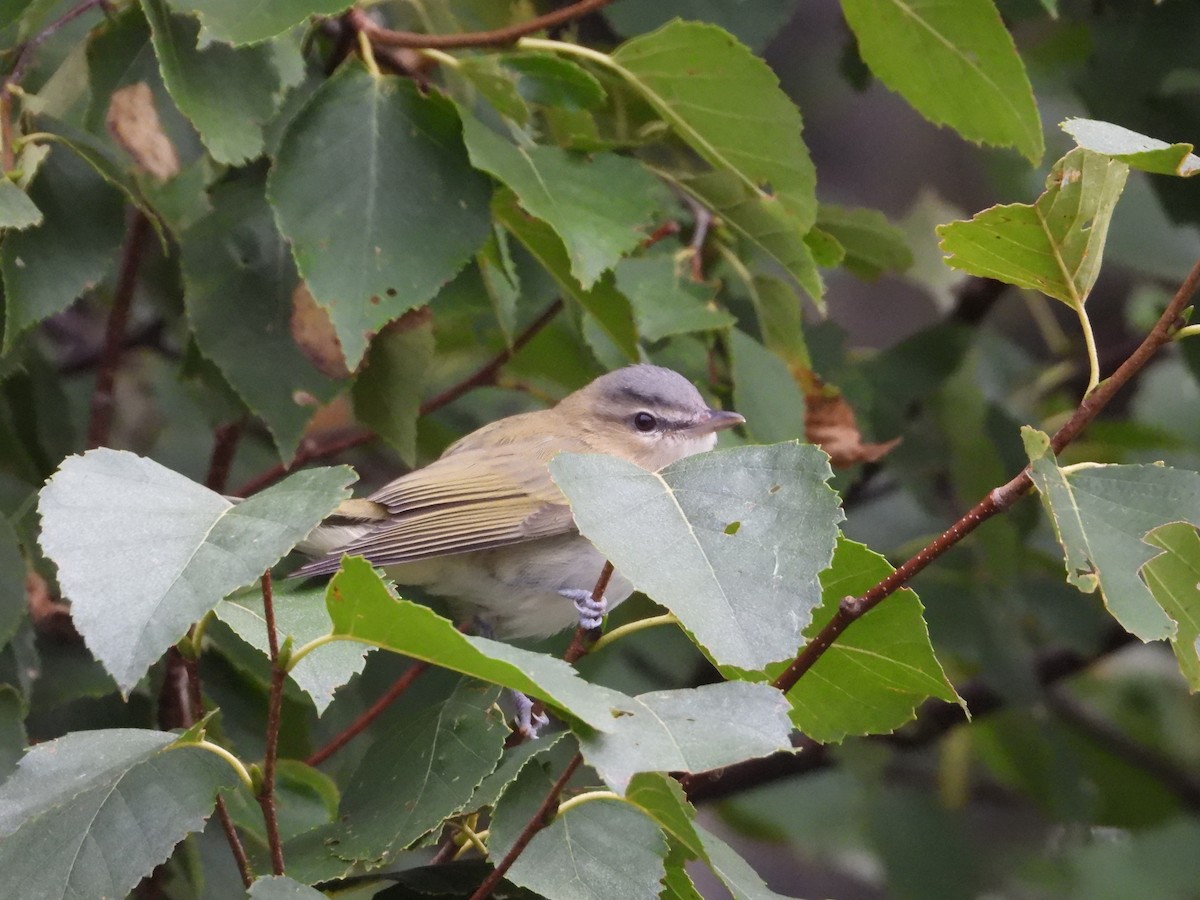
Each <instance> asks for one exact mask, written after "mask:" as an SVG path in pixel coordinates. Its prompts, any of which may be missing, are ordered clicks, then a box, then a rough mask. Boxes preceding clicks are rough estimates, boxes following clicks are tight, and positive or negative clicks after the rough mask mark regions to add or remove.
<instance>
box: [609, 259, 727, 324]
mask: <svg viewBox="0 0 1200 900" xmlns="http://www.w3.org/2000/svg"><path fill="white" fill-rule="evenodd" d="M616 279H617V287H618V288H619V289H620V291H621V293H623V294H624V295H625V296H626V297H628V298H629V305H630V306H632V307H633V315H634V319H635V320H636V321H637V328H638V332H639V333H640V334H641V335H642V337H644V338H645V339H646V340H648V341H657V340H659V339H661V338H665V337H670V336H671V335H675V334H688V333H690V332H693V331H716V330H717V329H720V328H728V327H729V326H730V325H732V324H733V323H734V322H735V321H736V320H735V319H734V317H733V316H731V315H730V314H729V313H727V312H725V311H724V310H722V309H718V308H717V307H716V305H715V304H714V303H713V299H714V296H715V294H716V286H715V285H712V284H696V283H695V282H694V281H692V280H691V277H690V276H689V275H688V274H686V273H685V272H684V271H683V269H682V268H681V265H680V263H679V262H677V261H676V260H675V258H674V257H673V256H670V255H668V254H665V253H659V254H655V255H654V256H643V257H638V258H631V259H623V260H621V261H620V262H619V263H618V264H617V269H616Z"/></svg>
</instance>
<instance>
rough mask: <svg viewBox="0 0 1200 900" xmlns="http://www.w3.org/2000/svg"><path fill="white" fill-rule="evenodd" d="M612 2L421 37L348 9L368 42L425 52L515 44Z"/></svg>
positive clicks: (594, 1) (583, 2) (587, 1)
mask: <svg viewBox="0 0 1200 900" xmlns="http://www.w3.org/2000/svg"><path fill="white" fill-rule="evenodd" d="M611 2H612V0H577V2H575V3H572V4H571V5H570V6H564V7H563V8H562V9H557V10H555V11H554V12H549V13H546V14H545V15H543V16H537V17H536V18H533V19H528V20H527V21H524V22H519V23H517V24H516V25H509V26H507V27H506V28H497V29H495V30H494V31H466V32H462V33H460V34H421V33H419V32H415V31H393V30H392V29H390V28H384V27H383V26H382V25H376V24H375V23H374V22H372V21H371V19H370V18H369V17H368V16H367V14H366V13H365V12H363V11H362V10H360V9H352V10H350V15H349V20H350V23H351V24H352V25H353V26H354V27H355V28H357V29H358V30H359V31H361V32H363V33H364V34H366V35H367V37H369V38H370V39H371V43H373V44H380V45H381V46H384V47H412V48H423V49H429V50H455V49H463V48H467V47H504V46H507V45H508V44H515V43H516V42H517V41H518V40H520V39H521V38H523V37H525V36H526V35H528V34H533V33H535V32H538V31H545V30H546V29H548V28H556V27H558V26H559V25H565V24H567V23H568V22H572V21H574V20H575V19H581V18H583V17H584V16H586V15H587V14H588V13H591V12H595V11H596V10H598V9H600V8H601V7H604V6H607V5H608V4H609V3H611Z"/></svg>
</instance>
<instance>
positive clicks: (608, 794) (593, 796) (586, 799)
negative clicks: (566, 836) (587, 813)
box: [555, 791, 628, 818]
mask: <svg viewBox="0 0 1200 900" xmlns="http://www.w3.org/2000/svg"><path fill="white" fill-rule="evenodd" d="M596 800H617V801H619V802H621V803H627V802H628V801H627V800H626V799H625V798H624V797H622V796H621V795H620V794H618V793H617V792H616V791H586V792H584V793H582V794H576V795H575V796H574V797H571V798H570V799H568V800H564V801H563V802H562V803H560V804H558V812H557V813H555V818H559V817H561V816H564V815H566V814H567V813H569V812H570V811H571V810H573V809H574V808H575V807H577V806H583V804H585V803H592V802H594V801H596Z"/></svg>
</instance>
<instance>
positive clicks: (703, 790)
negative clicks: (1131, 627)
mask: <svg viewBox="0 0 1200 900" xmlns="http://www.w3.org/2000/svg"><path fill="white" fill-rule="evenodd" d="M1133 642H1134V638H1133V636H1132V635H1131V634H1129V632H1127V631H1125V629H1124V628H1121V627H1120V626H1119V625H1114V626H1113V627H1112V628H1111V629H1110V630H1109V631H1108V633H1107V634H1106V635H1105V636H1104V638H1103V639H1102V640H1101V642H1100V645H1099V646H1098V647H1097V648H1096V650H1095V651H1094V652H1093V653H1091V654H1089V655H1084V654H1081V653H1078V652H1077V651H1075V650H1071V649H1054V650H1049V651H1046V652H1045V653H1043V654H1041V655H1039V656H1038V659H1037V662H1036V664H1035V666H1034V669H1035V671H1036V674H1037V680H1038V684H1040V685H1042V686H1043V687H1048V686H1050V685H1053V684H1056V683H1058V682H1060V681H1063V680H1064V679H1067V678H1070V677H1071V676H1073V675H1077V674H1079V673H1080V672H1082V671H1083V670H1085V669H1087V668H1088V667H1090V666H1092V665H1094V664H1095V663H1097V662H1099V661H1100V660H1102V659H1104V658H1106V657H1108V656H1110V655H1111V654H1113V653H1115V652H1117V651H1118V650H1120V649H1121V648H1123V647H1126V646H1128V645H1129V644H1132V643H1133ZM955 690H956V691H957V692H958V695H959V696H960V697H962V699H963V702H964V703H965V704H966V707H967V711H966V712H964V710H963V709H962V707H960V706H958V705H957V704H953V703H943V702H942V701H940V700H927V701H926V702H925V703H923V704H922V705H921V708H920V709H919V710H918V711H917V718H916V720H915V721H913V722H911V723H909V724H908V725H906V726H904V728H902V729H900V730H899V731H897V732H896V733H895V734H885V735H875V736H873V737H869V738H867V740H869V741H871V742H872V743H879V744H887V745H888V746H890V747H894V748H897V749H900V750H920V749H922V748H924V747H928V746H930V745H931V744H933V743H935V742H936V741H938V740H939V739H940V738H941V737H942V736H943V735H945V734H946V733H947V732H949V731H951V730H953V729H955V728H957V727H958V726H959V725H965V724H967V722H968V714H969V716H970V720H971V721H974V720H977V719H980V718H982V717H984V716H988V715H991V714H992V713H995V712H999V711H1000V710H1002V709H1004V708H1005V706H1007V705H1008V702H1009V700H1008V698H1007V697H1005V695H1004V694H1001V693H1000V692H999V691H997V690H995V689H994V688H993V687H992V686H991V685H990V684H988V683H987V681H986V680H985V679H983V678H973V679H971V680H970V681H968V682H966V683H965V684H962V685H957V686H956V687H955ZM792 744H793V747H795V749H796V750H798V751H799V752H798V753H796V752H794V753H777V754H775V755H774V756H768V757H765V758H763V759H752V760H747V761H746V762H744V763H738V764H736V765H732V766H727V767H725V768H724V769H716V770H714V771H712V772H697V773H696V774H694V775H688V776H686V777H684V778H683V779H682V780H681V784H682V785H683V788H684V791H685V792H686V793H687V796H688V800H689V801H691V802H692V803H700V802H707V801H713V800H721V799H723V798H725V797H729V796H731V795H733V794H738V793H741V792H742V791H746V790H749V789H751V788H755V787H760V786H762V785H764V784H767V783H769V782H772V781H777V780H779V779H782V778H790V777H793V776H796V775H803V774H806V773H808V772H814V771H817V770H820V769H824V768H826V767H827V766H830V765H833V763H834V760H833V757H831V755H830V754H829V748H828V747H826V746H825V745H824V744H819V743H817V742H816V741H814V740H813V739H812V738H810V737H807V736H805V735H798V736H797V738H796V739H795V740H793V742H792Z"/></svg>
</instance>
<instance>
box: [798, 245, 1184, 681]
mask: <svg viewBox="0 0 1200 900" xmlns="http://www.w3.org/2000/svg"><path fill="white" fill-rule="evenodd" d="M1197 287H1200V262H1197V263H1196V264H1195V265H1194V266H1193V267H1192V271H1191V272H1190V273H1188V276H1187V278H1186V279H1184V281H1183V284H1181V285H1180V286H1179V290H1177V291H1176V292H1175V296H1174V297H1172V298H1171V302H1170V303H1168V304H1167V308H1166V309H1165V310H1164V311H1163V314H1162V315H1161V316H1160V317H1159V319H1158V321H1157V322H1156V323H1155V324H1154V327H1153V328H1152V329H1151V330H1150V333H1149V334H1148V335H1146V338H1145V340H1143V341H1142V343H1141V344H1140V345H1139V346H1138V348H1137V349H1136V350H1135V351H1134V352H1133V353H1132V354H1131V355H1130V356H1129V358H1128V359H1126V360H1125V362H1123V363H1122V364H1121V365H1120V367H1119V368H1118V369H1117V371H1115V372H1114V373H1113V374H1112V375H1110V376H1109V377H1108V378H1106V379H1105V380H1104V381H1102V382H1100V384H1099V385H1097V386H1096V388H1095V389H1094V390H1092V391H1091V392H1090V393H1089V394H1088V395H1087V396H1086V397H1084V399H1083V401H1082V402H1081V403H1080V404H1079V407H1078V408H1077V409H1076V410H1075V413H1074V414H1073V415H1072V416H1071V418H1070V419H1068V420H1067V422H1066V424H1064V425H1063V426H1062V428H1060V429H1058V431H1056V432H1055V433H1054V436H1053V437H1052V438H1051V439H1050V446H1051V448H1052V449H1053V450H1054V452H1055V453H1059V452H1060V451H1061V450H1062V449H1063V447H1065V446H1066V445H1067V444H1069V443H1070V442H1071V441H1072V440H1074V439H1075V437H1076V436H1077V435H1078V434H1079V432H1081V431H1082V430H1083V429H1084V428H1085V427H1086V426H1087V424H1088V423H1089V422H1091V421H1092V420H1093V419H1094V418H1096V416H1097V414H1099V412H1100V411H1101V410H1102V409H1104V407H1105V406H1106V405H1107V404H1108V402H1109V401H1110V400H1111V399H1112V398H1113V396H1114V395H1115V394H1116V393H1117V391H1119V390H1120V389H1121V388H1123V387H1124V386H1125V385H1126V384H1128V383H1129V381H1130V379H1132V378H1133V376H1134V375H1136V374H1137V373H1138V372H1140V371H1141V370H1142V368H1143V367H1145V365H1146V363H1148V362H1149V361H1150V360H1151V359H1152V358H1153V357H1154V354H1156V353H1157V352H1158V351H1159V350H1160V349H1161V348H1162V347H1163V345H1164V344H1167V343H1169V342H1170V340H1171V336H1172V334H1173V333H1174V332H1175V330H1176V329H1177V328H1178V320H1179V316H1180V313H1182V312H1183V308H1184V306H1186V305H1187V303H1188V301H1189V300H1190V299H1191V297H1192V295H1193V294H1195V292H1196V289H1197ZM1032 484H1033V481H1032V479H1031V478H1030V474H1029V468H1028V467H1026V468H1025V469H1023V470H1022V471H1021V473H1020V474H1019V475H1017V476H1016V477H1015V478H1013V479H1012V480H1011V481H1009V482H1008V483H1007V484H1004V485H1001V486H1000V487H998V488H995V489H994V490H992V491H991V492H989V493H988V495H987V496H986V497H984V498H983V499H982V500H980V501H979V502H978V503H976V504H975V505H974V506H972V507H971V508H970V509H969V510H968V511H967V512H966V514H965V515H963V516H962V518H960V519H959V520H958V521H957V522H955V523H954V524H953V525H951V526H950V527H949V528H947V529H946V530H945V531H944V532H943V533H942V534H941V535H939V536H938V537H937V538H936V539H935V540H933V541H932V542H930V543H929V544H927V545H926V546H925V547H924V548H923V549H922V550H921V551H920V552H919V553H917V554H916V555H915V556H913V557H912V558H911V559H909V560H908V561H906V562H905V563H904V564H903V565H901V566H900V567H899V568H898V569H896V570H895V571H894V572H892V573H891V574H890V575H888V576H887V578H884V579H883V580H882V581H880V582H879V583H878V584H876V585H875V586H874V587H872V588H871V589H870V590H869V591H867V592H866V593H865V594H863V595H862V596H861V597H847V598H846V599H845V600H843V601H842V602H841V604H840V605H839V606H838V611H837V612H836V613H835V614H834V616H833V618H832V619H830V620H829V622H827V623H826V625H825V627H824V628H822V629H821V630H820V632H818V633H817V636H816V637H815V638H813V639H812V640H811V641H810V642H809V643H808V645H807V646H806V647H805V648H804V649H803V650H802V651H800V653H799V655H797V657H796V658H795V659H794V660H793V661H792V664H791V665H790V666H788V667H787V669H785V670H784V672H783V673H782V674H781V675H780V676H779V677H778V678H776V679H775V681H774V685H775V687H777V688H778V689H779V690H781V691H783V692H784V693H786V692H787V691H790V690H791V689H792V687H794V686H795V684H796V682H797V681H799V680H800V678H801V676H803V675H804V673H805V672H807V671H808V670H809V669H811V668H812V667H813V665H814V664H816V662H817V660H819V659H820V658H821V656H822V655H823V654H824V653H825V651H826V650H828V649H829V647H830V646H831V645H832V644H833V642H834V641H835V640H837V638H838V636H839V635H841V633H842V632H843V631H845V630H846V629H847V628H849V627H850V625H851V624H853V623H854V622H856V621H857V620H858V619H860V618H862V617H863V616H864V615H866V614H867V613H868V612H870V611H871V610H872V609H874V608H875V607H876V606H878V605H879V604H880V603H882V602H883V601H884V600H885V599H887V598H888V597H889V596H891V595H892V594H893V593H894V592H895V591H896V590H898V589H899V588H901V587H903V586H904V585H906V584H907V583H908V582H909V581H910V580H911V579H912V577H913V576H914V575H916V574H917V573H918V572H920V571H921V570H922V569H924V568H925V567H926V566H927V565H929V564H930V563H931V562H933V561H934V560H935V559H937V558H938V557H939V556H941V555H942V554H943V553H945V552H946V551H947V550H949V549H950V548H951V547H953V546H954V545H955V544H957V543H958V542H959V541H961V540H962V539H963V538H964V537H966V536H967V535H968V534H970V533H971V532H972V531H974V530H975V529H976V528H978V527H979V526H980V524H982V523H983V522H986V521H987V520H988V519H990V518H991V517H992V516H994V515H996V514H997V513H1000V512H1003V511H1004V510H1006V509H1008V508H1009V507H1010V506H1012V505H1013V503H1015V502H1016V501H1017V500H1018V499H1019V498H1021V497H1022V496H1024V495H1025V492H1026V491H1028V490H1029V488H1030V487H1031V486H1032Z"/></svg>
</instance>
